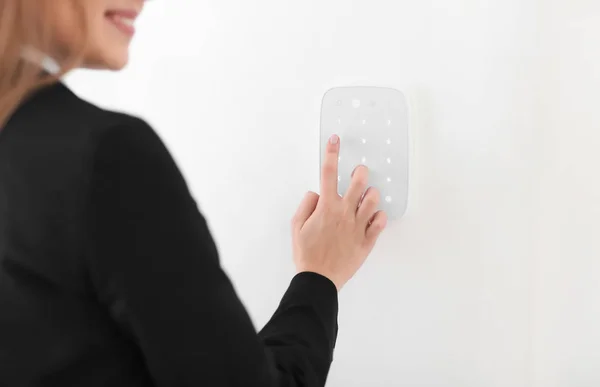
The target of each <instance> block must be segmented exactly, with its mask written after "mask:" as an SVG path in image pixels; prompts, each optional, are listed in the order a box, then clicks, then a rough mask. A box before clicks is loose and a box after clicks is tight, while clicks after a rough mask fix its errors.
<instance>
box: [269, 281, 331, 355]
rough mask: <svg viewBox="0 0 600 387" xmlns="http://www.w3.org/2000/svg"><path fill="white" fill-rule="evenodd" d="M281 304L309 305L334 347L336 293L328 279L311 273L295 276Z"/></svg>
mask: <svg viewBox="0 0 600 387" xmlns="http://www.w3.org/2000/svg"><path fill="white" fill-rule="evenodd" d="M281 304H282V305H289V304H296V305H298V304H303V305H311V306H312V307H313V308H314V310H315V312H316V313H317V314H318V316H319V318H320V320H321V321H322V322H323V324H324V326H325V328H326V329H327V333H328V336H329V338H330V339H331V343H332V348H333V347H335V342H336V340H337V334H338V323H337V317H338V307H339V306H338V291H337V288H336V286H335V284H334V283H333V282H332V281H331V280H330V279H329V278H327V277H325V276H323V275H321V274H317V273H313V272H302V273H298V274H296V275H295V276H294V278H293V279H292V281H291V283H290V286H289V288H288V290H287V292H286V293H285V295H284V296H283V299H282V301H281Z"/></svg>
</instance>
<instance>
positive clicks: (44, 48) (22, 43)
mask: <svg viewBox="0 0 600 387" xmlns="http://www.w3.org/2000/svg"><path fill="white" fill-rule="evenodd" d="M64 2H68V3H69V4H68V5H70V6H72V7H73V11H74V12H75V13H76V15H77V16H78V17H77V19H78V20H77V22H78V24H79V25H78V26H77V27H79V28H80V31H81V33H79V34H74V36H73V37H72V38H73V43H74V44H73V45H72V46H71V47H69V48H66V47H59V45H58V43H57V38H58V37H57V36H56V28H55V27H56V26H57V25H59V24H60V23H61V20H59V19H60V17H61V14H60V10H61V5H65V4H61V3H64ZM85 3H86V1H81V0H0V131H1V130H2V128H3V127H4V125H5V124H6V123H7V121H8V120H9V119H10V116H11V115H12V114H13V113H14V112H15V110H16V109H17V108H18V107H19V105H20V104H21V103H22V102H23V100H24V99H25V98H26V97H27V96H28V95H29V94H30V93H32V92H34V91H35V90H37V89H39V88H41V87H44V86H47V85H49V84H52V83H54V82H56V81H58V80H59V79H60V78H61V77H62V76H64V75H65V74H66V73H67V72H69V71H70V70H72V69H74V68H76V67H78V66H79V65H80V64H81V62H82V60H83V53H84V51H85V49H86V43H87V14H86V12H85ZM63 8H64V7H63ZM26 48H33V49H35V51H36V52H40V53H44V54H46V55H53V56H54V59H55V60H56V62H57V64H59V65H60V71H58V72H57V73H47V72H46V73H44V72H43V69H42V67H41V66H40V64H39V63H35V62H33V61H31V60H26V59H25V58H24V57H23V50H25V49H26Z"/></svg>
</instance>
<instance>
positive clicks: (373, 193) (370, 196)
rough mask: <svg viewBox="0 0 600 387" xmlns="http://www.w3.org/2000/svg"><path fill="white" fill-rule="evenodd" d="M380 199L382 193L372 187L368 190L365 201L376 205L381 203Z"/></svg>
mask: <svg viewBox="0 0 600 387" xmlns="http://www.w3.org/2000/svg"><path fill="white" fill-rule="evenodd" d="M380 199H381V195H380V194H379V191H378V190H377V189H376V188H370V189H369V192H367V195H365V198H364V201H366V202H367V203H369V204H370V205H375V206H376V205H378V204H379V201H380Z"/></svg>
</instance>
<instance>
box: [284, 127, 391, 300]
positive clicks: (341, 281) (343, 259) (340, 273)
mask: <svg viewBox="0 0 600 387" xmlns="http://www.w3.org/2000/svg"><path fill="white" fill-rule="evenodd" d="M339 151H340V140H339V137H338V136H336V135H334V136H332V137H331V138H330V140H329V143H328V144H327V151H326V152H325V159H324V162H323V167H322V168H323V170H322V172H321V196H319V195H318V194H316V193H314V192H308V193H307V194H306V196H305V197H304V199H303V200H302V203H300V206H299V208H298V210H297V211H296V214H295V215H294V218H293V219H292V234H293V235H292V240H293V245H294V246H293V250H294V263H295V264H296V269H297V272H298V273H300V272H305V271H310V272H315V273H318V274H321V275H323V276H325V277H327V278H329V279H330V280H331V281H332V282H333V283H334V284H335V286H336V287H337V290H338V291H340V290H341V288H342V287H343V286H344V285H345V284H346V282H348V281H349V280H350V279H351V278H352V277H353V276H354V274H355V273H356V272H357V271H358V269H360V267H361V266H362V264H363V263H364V262H365V260H366V259H367V257H368V255H369V254H370V253H371V251H372V250H373V247H374V246H375V242H376V241H377V239H378V238H379V235H380V234H381V231H383V229H384V228H385V226H386V223H387V217H386V215H385V213H384V212H382V211H377V207H378V204H379V199H380V195H379V192H378V191H377V189H375V188H372V187H370V188H369V189H367V181H368V175H369V170H368V168H367V167H365V166H363V165H360V166H358V167H357V168H356V169H355V170H354V172H353V173H352V181H351V183H350V187H349V189H348V191H347V192H346V194H345V196H344V197H341V196H340V195H339V194H338V186H337V184H338V155H339ZM365 190H366V192H365Z"/></svg>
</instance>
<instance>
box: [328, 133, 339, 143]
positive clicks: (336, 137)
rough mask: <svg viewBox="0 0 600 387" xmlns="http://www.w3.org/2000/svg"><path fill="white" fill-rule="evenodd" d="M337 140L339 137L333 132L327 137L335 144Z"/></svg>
mask: <svg viewBox="0 0 600 387" xmlns="http://www.w3.org/2000/svg"><path fill="white" fill-rule="evenodd" d="M339 140H340V138H339V137H338V136H337V135H335V134H334V135H333V136H331V137H330V138H329V142H330V143H331V144H333V145H335V144H337V143H338V142H339Z"/></svg>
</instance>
